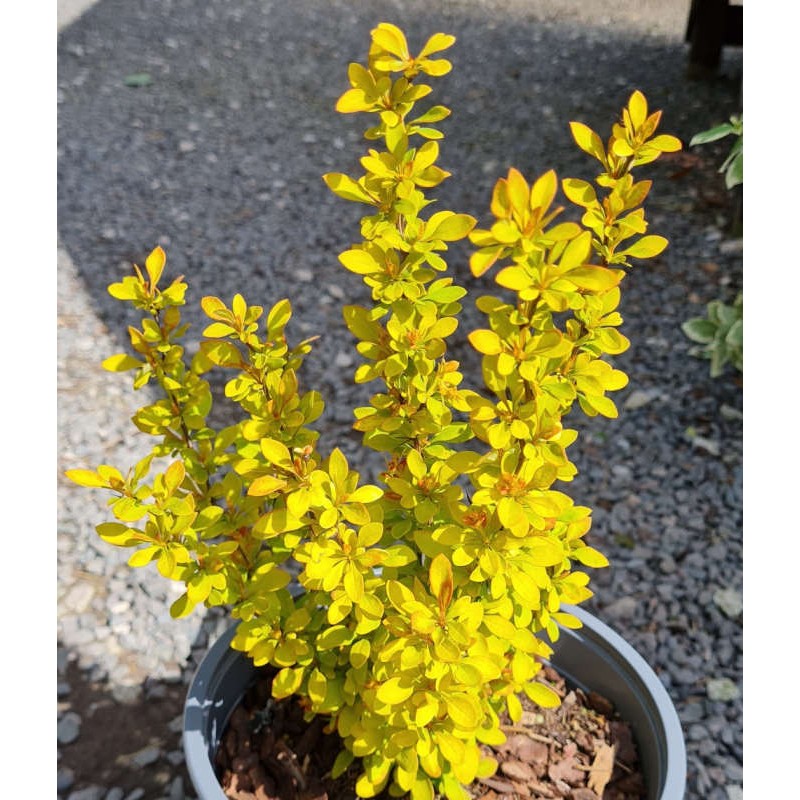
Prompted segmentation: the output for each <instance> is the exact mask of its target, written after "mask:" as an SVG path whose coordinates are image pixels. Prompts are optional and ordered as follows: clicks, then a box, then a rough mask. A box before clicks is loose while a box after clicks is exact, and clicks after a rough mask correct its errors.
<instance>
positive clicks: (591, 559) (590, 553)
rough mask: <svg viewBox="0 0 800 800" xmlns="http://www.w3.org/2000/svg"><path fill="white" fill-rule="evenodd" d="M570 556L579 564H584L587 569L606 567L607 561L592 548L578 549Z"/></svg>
mask: <svg viewBox="0 0 800 800" xmlns="http://www.w3.org/2000/svg"><path fill="white" fill-rule="evenodd" d="M570 555H571V556H572V557H573V558H577V559H578V561H580V562H581V564H585V565H586V566H587V567H595V568H600V567H607V566H608V559H607V558H606V557H605V556H604V555H603V554H602V553H601V552H600V551H599V550H595V549H594V547H578V548H576V549H575V550H573V551H572V552H571V553H570Z"/></svg>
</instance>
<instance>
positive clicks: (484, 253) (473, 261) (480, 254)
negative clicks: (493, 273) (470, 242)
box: [469, 245, 505, 278]
mask: <svg viewBox="0 0 800 800" xmlns="http://www.w3.org/2000/svg"><path fill="white" fill-rule="evenodd" d="M504 249H505V248H504V247H503V245H496V246H495V247H485V248H483V249H481V250H478V251H476V252H474V253H473V254H472V255H471V256H470V258H469V269H470V272H471V273H472V274H473V275H474V276H475V277H476V278H480V276H481V275H483V274H484V273H486V272H487V271H488V270H490V269H491V268H492V266H493V265H494V263H495V262H496V261H497V259H498V258H499V257H500V254H501V253H502V252H503V250H504Z"/></svg>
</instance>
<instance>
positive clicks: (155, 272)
mask: <svg viewBox="0 0 800 800" xmlns="http://www.w3.org/2000/svg"><path fill="white" fill-rule="evenodd" d="M166 261H167V254H166V253H165V252H164V251H163V250H162V249H161V248H160V247H156V249H155V250H153V252H152V253H150V255H149V256H147V261H145V262H144V267H145V269H146V270H147V274H148V276H149V277H150V287H151V288H152V287H154V286H155V285H156V284H157V283H158V279H159V278H160V277H161V273H162V272H163V271H164V264H165V263H166Z"/></svg>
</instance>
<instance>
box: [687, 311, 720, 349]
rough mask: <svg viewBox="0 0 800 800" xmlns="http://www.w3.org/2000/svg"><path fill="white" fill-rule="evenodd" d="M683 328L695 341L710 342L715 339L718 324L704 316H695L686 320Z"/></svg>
mask: <svg viewBox="0 0 800 800" xmlns="http://www.w3.org/2000/svg"><path fill="white" fill-rule="evenodd" d="M681 330H682V331H683V332H684V333H685V334H686V336H688V337H689V339H691V340H692V341H693V342H698V343H699V344H708V343H709V342H712V341H713V340H714V336H715V335H716V332H717V326H716V325H715V324H714V323H713V322H711V321H710V320H707V319H705V318H704V317H694V318H693V319H689V320H686V322H684V323H683V324H682V325H681Z"/></svg>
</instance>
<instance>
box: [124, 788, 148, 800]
mask: <svg viewBox="0 0 800 800" xmlns="http://www.w3.org/2000/svg"><path fill="white" fill-rule="evenodd" d="M146 794H147V792H145V790H144V789H142V788H138V789H134V790H133V791H131V792H129V793H128V794H126V795H125V800H142V798H143V797H144V796H145V795H146Z"/></svg>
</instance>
